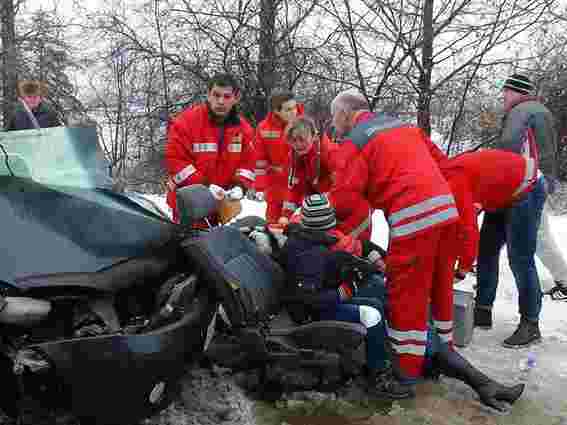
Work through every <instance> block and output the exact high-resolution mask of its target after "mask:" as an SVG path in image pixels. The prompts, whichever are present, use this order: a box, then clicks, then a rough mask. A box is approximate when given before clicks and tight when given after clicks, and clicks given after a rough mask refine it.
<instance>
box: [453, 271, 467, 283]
mask: <svg viewBox="0 0 567 425" xmlns="http://www.w3.org/2000/svg"><path fill="white" fill-rule="evenodd" d="M466 277H467V272H466V271H464V270H455V279H456V280H458V281H461V280H464V279H465V278H466Z"/></svg>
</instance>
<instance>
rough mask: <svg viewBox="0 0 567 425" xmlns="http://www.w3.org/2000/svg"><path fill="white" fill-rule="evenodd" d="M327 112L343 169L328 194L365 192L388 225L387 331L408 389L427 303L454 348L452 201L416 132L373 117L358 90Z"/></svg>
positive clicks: (420, 356)
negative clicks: (335, 135)
mask: <svg viewBox="0 0 567 425" xmlns="http://www.w3.org/2000/svg"><path fill="white" fill-rule="evenodd" d="M331 113H332V115H333V124H334V126H335V128H336V130H337V136H338V138H339V139H342V141H341V144H340V155H339V157H340V159H341V160H342V165H341V166H340V169H341V171H340V172H339V173H338V174H337V179H336V180H337V185H336V186H335V187H334V188H333V189H332V191H331V195H333V194H334V193H335V191H336V192H338V193H339V194H341V193H345V192H348V191H354V192H356V193H360V194H363V195H364V196H365V197H366V198H367V199H368V201H369V202H370V206H371V207H372V208H375V209H381V210H383V211H384V215H385V217H386V219H387V221H388V224H389V229H390V232H389V246H388V254H387V256H386V276H387V295H388V303H389V306H390V308H389V312H388V313H389V314H388V326H389V328H388V333H389V337H390V339H391V342H392V348H393V352H394V353H395V354H396V356H395V359H394V360H396V361H397V362H398V365H399V369H400V375H401V376H400V379H401V380H402V381H403V382H406V383H408V384H411V383H413V382H414V381H415V378H418V377H420V376H422V373H423V365H424V355H425V350H426V342H427V319H428V316H427V311H428V304H431V313H432V316H433V324H434V326H435V328H436V329H437V331H438V333H439V336H440V338H441V340H442V342H443V343H445V346H446V349H448V350H452V330H453V322H452V315H453V314H452V313H453V288H452V287H453V277H454V264H455V261H456V249H457V248H458V244H457V220H458V217H459V215H458V212H457V208H456V205H455V200H454V198H453V195H452V193H451V189H450V188H449V185H448V183H447V181H446V180H445V178H444V177H443V175H442V174H441V171H440V170H439V166H438V165H437V162H436V160H435V159H434V158H433V157H432V155H431V153H430V146H429V145H428V143H427V142H428V140H427V136H426V135H425V134H424V133H423V131H422V130H421V129H420V128H417V127H415V126H413V125H410V124H406V123H403V122H402V121H400V120H398V119H397V118H395V117H392V116H389V115H387V114H384V113H371V112H370V111H369V105H368V102H367V101H366V98H365V97H364V96H362V95H361V94H360V93H357V92H351V91H345V92H342V93H340V94H339V95H337V97H336V98H335V99H334V100H333V102H332V104H331Z"/></svg>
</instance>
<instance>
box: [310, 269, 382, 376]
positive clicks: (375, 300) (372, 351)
mask: <svg viewBox="0 0 567 425" xmlns="http://www.w3.org/2000/svg"><path fill="white" fill-rule="evenodd" d="M385 301H386V286H385V285H384V280H383V278H382V276H380V275H379V274H373V275H371V276H370V277H369V278H368V283H367V285H366V286H364V287H363V288H360V289H359V290H358V292H357V294H356V296H355V297H353V298H351V299H350V300H349V301H348V302H344V303H339V304H337V305H336V307H335V308H333V309H329V310H325V311H322V312H321V313H320V315H319V318H320V319H321V320H339V321H343V322H351V323H361V321H360V308H359V307H360V306H369V307H373V308H375V309H376V310H378V311H379V312H380V315H381V316H382V319H381V320H380V322H379V323H378V324H376V325H374V326H371V327H367V328H366V332H367V333H366V340H367V341H366V358H367V360H366V361H367V366H368V368H369V369H385V368H386V367H387V366H388V360H389V359H388V356H387V351H386V347H385V343H386V325H385V323H384V319H385V311H384V305H385Z"/></svg>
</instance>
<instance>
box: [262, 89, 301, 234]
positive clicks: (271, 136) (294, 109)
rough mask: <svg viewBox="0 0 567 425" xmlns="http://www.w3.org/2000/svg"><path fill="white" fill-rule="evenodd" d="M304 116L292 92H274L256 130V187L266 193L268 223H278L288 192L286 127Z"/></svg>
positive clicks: (288, 153)
mask: <svg viewBox="0 0 567 425" xmlns="http://www.w3.org/2000/svg"><path fill="white" fill-rule="evenodd" d="M301 115H303V105H302V104H298V103H297V102H296V100H295V96H294V94H293V93H291V92H280V93H275V94H273V95H272V97H271V98H270V112H269V113H268V116H267V117H266V118H265V119H264V120H263V121H261V122H260V124H258V128H257V129H256V140H255V143H254V145H255V147H256V170H255V172H256V184H255V189H256V192H258V193H264V196H265V199H266V203H267V209H266V219H267V221H268V223H277V221H278V219H279V218H280V217H281V215H282V207H283V202H284V200H285V197H286V192H287V173H288V170H289V159H290V148H289V145H288V144H287V143H286V141H285V128H286V126H287V125H288V123H289V122H290V121H293V120H294V119H295V118H296V117H298V116H301Z"/></svg>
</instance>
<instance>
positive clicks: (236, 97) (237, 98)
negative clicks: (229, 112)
mask: <svg viewBox="0 0 567 425" xmlns="http://www.w3.org/2000/svg"><path fill="white" fill-rule="evenodd" d="M241 98H242V92H241V91H240V90H235V93H234V100H235V101H236V102H237V103H238V102H240V99H241Z"/></svg>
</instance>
